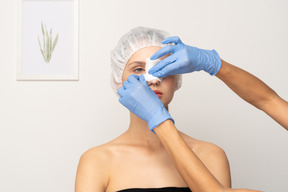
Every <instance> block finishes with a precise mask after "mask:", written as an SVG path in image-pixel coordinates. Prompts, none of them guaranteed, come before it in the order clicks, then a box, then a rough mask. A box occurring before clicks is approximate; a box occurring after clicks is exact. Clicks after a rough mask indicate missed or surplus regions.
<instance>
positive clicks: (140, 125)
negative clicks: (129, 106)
mask: <svg viewBox="0 0 288 192" xmlns="http://www.w3.org/2000/svg"><path fill="white" fill-rule="evenodd" d="M126 134H127V135H128V136H129V137H130V138H131V140H132V138H133V142H135V144H137V145H143V146H144V147H149V148H150V147H151V148H154V147H156V148H159V147H161V148H162V147H163V145H162V143H161V141H160V140H159V138H158V136H157V135H156V134H154V133H153V132H152V131H151V130H150V129H149V126H148V123H147V122H146V121H144V120H143V119H141V118H139V117H138V116H136V115H135V114H134V113H132V112H130V125H129V128H128V130H127V131H126Z"/></svg>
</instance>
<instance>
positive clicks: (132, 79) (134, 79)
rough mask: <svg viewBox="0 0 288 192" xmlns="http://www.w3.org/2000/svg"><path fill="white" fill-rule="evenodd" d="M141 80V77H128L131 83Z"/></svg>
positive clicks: (134, 75)
mask: <svg viewBox="0 0 288 192" xmlns="http://www.w3.org/2000/svg"><path fill="white" fill-rule="evenodd" d="M138 80H139V75H136V74H131V75H129V76H128V78H127V81H128V82H129V83H133V82H137V81H138Z"/></svg>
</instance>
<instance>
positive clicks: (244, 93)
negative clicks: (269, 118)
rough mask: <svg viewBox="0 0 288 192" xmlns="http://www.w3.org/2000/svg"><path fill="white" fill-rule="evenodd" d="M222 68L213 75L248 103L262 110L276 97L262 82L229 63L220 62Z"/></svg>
mask: <svg viewBox="0 0 288 192" xmlns="http://www.w3.org/2000/svg"><path fill="white" fill-rule="evenodd" d="M221 62H222V67H221V69H220V70H219V72H218V73H217V74H216V75H215V76H216V77H218V78H219V79H221V80H222V81H223V82H224V83H225V84H226V85H227V86H228V87H229V88H231V89H232V90H233V91H234V92H235V93H236V94H237V95H239V96H240V97H241V98H242V99H244V100H245V101H247V102H248V103H250V104H252V105H254V106H255V107H257V108H259V109H261V110H262V109H263V108H264V106H265V104H266V103H267V102H269V100H271V99H273V98H275V97H278V95H277V94H276V92H275V91H273V90H272V89H271V88H270V87H268V86H267V85H266V84H265V83H264V82H263V81H261V80H260V79H258V78H257V77H255V76H254V75H252V74H250V73H248V72H247V71H245V70H243V69H240V68H238V67H236V66H234V65H231V64H230V63H228V62H226V61H224V60H221Z"/></svg>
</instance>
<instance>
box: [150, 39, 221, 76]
mask: <svg viewBox="0 0 288 192" xmlns="http://www.w3.org/2000/svg"><path fill="white" fill-rule="evenodd" d="M161 43H162V44H167V43H175V45H168V46H165V47H163V48H161V49H160V50H159V51H157V52H156V53H154V54H153V55H152V56H151V57H150V59H151V60H154V59H158V58H160V57H162V56H164V55H166V54H168V53H173V54H172V55H170V56H168V57H166V58H165V59H163V60H162V61H160V62H159V63H157V64H156V65H155V66H153V67H152V68H151V69H150V70H149V71H148V73H150V74H152V75H153V76H155V77H160V78H164V77H166V76H168V75H176V74H183V73H191V72H193V71H201V70H204V71H206V72H207V73H209V74H210V75H212V76H213V75H215V74H216V73H217V72H218V71H219V70H220V68H221V65H222V64H221V58H220V56H219V55H218V53H217V52H216V51H215V50H214V49H213V50H206V49H199V48H197V47H192V46H189V45H185V44H184V43H182V41H181V40H180V38H179V37H178V36H173V37H168V38H166V39H164V40H163V41H162V42H161Z"/></svg>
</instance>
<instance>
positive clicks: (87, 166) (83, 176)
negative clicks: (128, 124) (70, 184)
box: [75, 144, 112, 192]
mask: <svg viewBox="0 0 288 192" xmlns="http://www.w3.org/2000/svg"><path fill="white" fill-rule="evenodd" d="M111 155H112V154H111V153H110V151H109V150H108V149H107V147H105V144H103V145H99V146H96V147H93V148H91V149H88V150H87V151H85V152H84V153H83V154H82V155H81V157H80V159H79V163H78V168H77V174H76V180H75V192H95V191H97V192H105V190H106V187H107V186H108V183H109V175H108V172H107V169H109V167H107V161H108V160H109V159H110V158H111ZM103 167H105V169H103Z"/></svg>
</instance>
